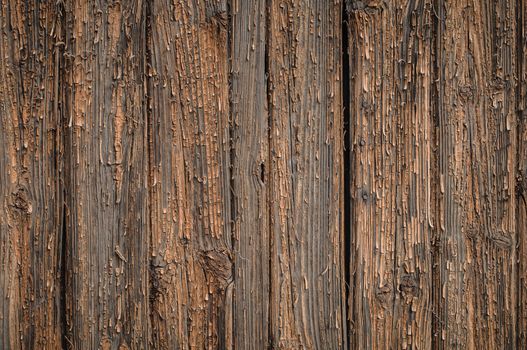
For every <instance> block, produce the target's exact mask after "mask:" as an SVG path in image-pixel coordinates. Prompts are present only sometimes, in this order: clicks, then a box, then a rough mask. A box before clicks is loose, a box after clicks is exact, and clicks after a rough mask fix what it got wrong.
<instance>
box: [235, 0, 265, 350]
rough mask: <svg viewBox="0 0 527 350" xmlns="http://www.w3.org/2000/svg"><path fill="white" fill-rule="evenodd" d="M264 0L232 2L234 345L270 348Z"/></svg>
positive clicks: (245, 347) (241, 347)
mask: <svg viewBox="0 0 527 350" xmlns="http://www.w3.org/2000/svg"><path fill="white" fill-rule="evenodd" d="M265 5H266V1H265V0H250V1H247V0H236V1H233V2H232V3H231V15H232V32H231V52H232V53H231V55H232V63H231V82H232V88H231V93H232V94H231V108H232V116H233V125H232V150H233V159H232V162H233V171H232V193H233V195H234V204H235V206H234V212H233V214H234V236H233V238H234V243H233V250H234V257H235V285H234V302H233V303H234V304H233V307H234V311H233V320H234V324H233V330H234V334H233V337H234V345H235V348H236V349H262V348H268V347H269V345H270V344H269V338H268V335H269V334H268V332H269V296H270V294H269V293H270V278H269V276H270V275H269V274H270V270H269V269H270V264H269V258H270V250H269V249H270V247H269V245H270V237H269V202H268V197H269V188H270V187H269V169H270V163H269V155H270V153H269V128H268V127H269V118H268V108H267V68H268V67H267V61H266V58H267V56H266V39H267V33H266V29H267V26H266V18H267V16H266V15H267V8H266V6H265Z"/></svg>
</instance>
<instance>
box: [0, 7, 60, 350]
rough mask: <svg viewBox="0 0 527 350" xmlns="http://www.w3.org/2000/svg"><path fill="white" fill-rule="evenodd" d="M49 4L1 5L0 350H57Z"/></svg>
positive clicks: (56, 40) (56, 182)
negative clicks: (36, 349) (33, 349)
mask: <svg viewBox="0 0 527 350" xmlns="http://www.w3.org/2000/svg"><path fill="white" fill-rule="evenodd" d="M57 14H58V8H57V7H56V6H55V4H54V3H52V2H41V3H38V2H31V1H29V2H22V1H7V0H3V1H0V32H1V38H0V57H1V59H0V149H1V152H0V200H1V202H0V300H1V303H2V305H1V307H0V327H1V328H0V348H2V349H32V348H38V349H44V348H49V349H56V348H60V347H61V346H62V334H63V332H64V313H63V311H64V310H63V302H62V300H61V295H62V293H63V292H64V290H65V286H64V284H63V282H64V281H63V280H62V274H63V267H64V266H63V261H64V259H63V258H64V257H63V255H62V234H63V230H62V213H63V204H62V201H63V199H62V197H63V194H62V147H61V142H60V140H61V130H60V112H59V102H58V101H59V96H58V93H57V92H58V89H59V84H60V83H59V80H61V75H60V68H61V65H60V60H61V57H60V53H61V47H62V46H61V44H60V42H61V40H62V33H61V30H60V26H61V20H60V18H59V17H58V16H57Z"/></svg>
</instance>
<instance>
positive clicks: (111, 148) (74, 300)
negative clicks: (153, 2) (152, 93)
mask: <svg viewBox="0 0 527 350" xmlns="http://www.w3.org/2000/svg"><path fill="white" fill-rule="evenodd" d="M63 10H64V16H65V32H66V35H65V38H66V40H65V45H66V46H65V52H64V57H65V61H66V62H65V69H64V70H63V72H62V74H63V75H64V76H65V82H64V86H63V94H64V95H63V99H62V100H61V103H62V104H63V106H64V111H63V118H64V120H63V123H64V124H63V127H64V129H65V141H64V147H65V149H66V150H67V151H65V158H66V166H65V177H66V183H65V190H66V222H67V228H66V229H67V259H66V270H67V276H66V288H67V293H66V316H67V317H66V318H67V332H66V334H65V342H66V343H67V344H65V345H66V346H69V347H71V348H75V349H76V348H85V349H96V348H101V349H117V348H121V349H122V348H124V349H128V348H134V349H146V348H148V347H149V337H150V336H149V334H150V332H151V329H150V322H149V320H150V318H149V296H150V284H149V279H148V277H149V275H148V266H149V265H148V262H149V259H148V253H149V250H148V248H149V228H148V225H147V224H148V217H149V216H148V205H147V204H148V201H147V199H148V187H147V180H148V177H147V169H148V168H147V167H148V152H147V151H148V149H147V120H146V110H145V106H146V98H145V88H146V85H145V78H144V71H145V62H146V60H145V55H146V49H145V45H146V40H145V33H146V30H145V23H146V22H145V17H146V16H145V10H144V3H143V2H142V1H135V0H129V1H121V2H114V1H94V0H93V1H92V0H90V1H66V2H64V9H63Z"/></svg>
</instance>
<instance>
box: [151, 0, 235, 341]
mask: <svg viewBox="0 0 527 350" xmlns="http://www.w3.org/2000/svg"><path fill="white" fill-rule="evenodd" d="M151 17H152V19H155V20H152V22H151V23H152V28H151V32H152V33H151V44H150V45H149V46H150V50H151V53H150V54H151V65H152V66H151V68H150V71H149V76H151V84H150V89H149V90H150V94H151V99H150V104H149V109H150V110H151V115H152V117H151V125H150V154H151V161H150V186H151V211H152V219H151V225H152V246H151V262H150V269H151V280H150V284H151V288H152V292H151V308H152V310H151V311H152V312H151V317H152V327H153V334H154V347H155V348H161V349H168V348H174V347H176V348H187V347H190V348H196V349H204V348H207V349H215V348H230V347H232V341H233V340H232V336H231V334H232V280H233V276H232V256H233V255H232V243H231V235H232V232H231V226H232V225H231V214H230V210H231V208H230V168H229V167H230V150H229V147H230V140H229V95H228V93H229V82H228V78H229V71H228V68H229V66H228V45H227V43H228V41H227V38H228V36H227V24H228V23H227V20H228V18H227V4H226V2H225V1H218V2H216V1H212V0H211V1H198V0H196V1H187V0H181V1H174V2H172V1H168V0H155V1H153V3H152V14H151Z"/></svg>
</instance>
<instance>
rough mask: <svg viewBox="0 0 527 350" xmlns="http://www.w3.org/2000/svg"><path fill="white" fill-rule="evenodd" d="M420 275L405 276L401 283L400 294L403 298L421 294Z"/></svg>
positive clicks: (402, 276)
mask: <svg viewBox="0 0 527 350" xmlns="http://www.w3.org/2000/svg"><path fill="white" fill-rule="evenodd" d="M418 280H419V275H418V274H403V275H401V278H400V281H399V292H401V294H402V295H403V297H412V296H418V294H419V282H418Z"/></svg>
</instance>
